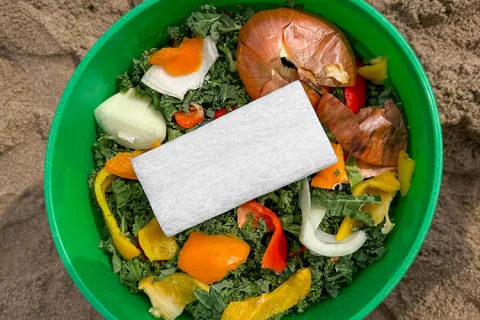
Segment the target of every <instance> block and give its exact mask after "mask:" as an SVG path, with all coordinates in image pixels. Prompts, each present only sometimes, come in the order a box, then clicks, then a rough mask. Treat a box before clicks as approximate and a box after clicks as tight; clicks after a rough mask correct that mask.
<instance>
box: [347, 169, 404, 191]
mask: <svg viewBox="0 0 480 320" xmlns="http://www.w3.org/2000/svg"><path fill="white" fill-rule="evenodd" d="M398 190H400V182H399V181H398V179H397V177H396V175H395V173H393V172H392V171H386V172H384V173H382V174H380V175H378V176H376V177H375V178H372V179H368V180H365V181H363V182H361V183H359V184H357V185H356V186H355V187H354V188H353V189H352V194H353V195H354V196H361V195H363V194H367V193H368V194H379V191H383V192H396V191H398Z"/></svg>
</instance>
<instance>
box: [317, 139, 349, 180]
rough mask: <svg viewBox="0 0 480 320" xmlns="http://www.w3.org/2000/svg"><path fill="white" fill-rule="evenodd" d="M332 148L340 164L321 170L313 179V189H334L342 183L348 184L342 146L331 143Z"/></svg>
mask: <svg viewBox="0 0 480 320" xmlns="http://www.w3.org/2000/svg"><path fill="white" fill-rule="evenodd" d="M331 144H332V148H333V150H334V151H335V154H336V155H337V158H338V162H337V163H336V164H334V165H333V166H330V167H328V168H326V169H323V170H321V171H320V172H318V173H317V174H316V176H315V177H314V178H313V179H312V187H316V188H321V189H334V188H335V187H336V186H337V185H339V184H341V183H347V182H348V177H347V171H346V170H345V160H344V157H343V148H342V146H341V145H340V144H336V143H333V142H331Z"/></svg>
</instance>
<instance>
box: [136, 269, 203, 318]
mask: <svg viewBox="0 0 480 320" xmlns="http://www.w3.org/2000/svg"><path fill="white" fill-rule="evenodd" d="M138 288H139V289H140V290H143V291H145V293H146V294H147V295H148V297H149V298H150V302H151V303H152V308H150V310H149V311H150V314H151V315H152V316H154V317H155V318H163V319H165V320H174V319H175V318H176V317H178V316H179V315H181V314H182V312H183V309H185V306H186V305H187V304H189V303H191V302H193V301H195V300H197V297H195V295H194V293H193V292H194V290H195V289H200V290H203V291H206V292H209V291H210V286H208V285H206V284H204V283H201V282H200V281H198V280H195V279H193V278H192V277H190V276H189V275H188V274H185V273H173V274H170V275H168V276H166V277H165V278H164V279H163V280H159V281H157V279H155V277H154V276H148V277H146V278H145V279H143V280H142V281H140V283H139V284H138Z"/></svg>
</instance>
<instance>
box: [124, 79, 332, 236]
mask: <svg viewBox="0 0 480 320" xmlns="http://www.w3.org/2000/svg"><path fill="white" fill-rule="evenodd" d="M336 162H337V157H336V155H335V153H334V151H333V149H332V147H331V144H330V142H329V140H328V138H327V136H326V134H325V132H324V130H323V128H322V126H321V124H320V122H319V120H318V118H317V115H316V114H315V111H314V110H313V108H312V106H311V104H310V101H309V100H308V98H307V95H306V94H305V91H304V89H303V87H302V85H301V83H300V82H299V81H296V82H293V83H291V84H289V85H287V86H285V87H283V88H280V89H278V90H276V91H274V92H272V93H270V94H268V95H266V96H264V97H262V98H259V99H257V100H255V101H253V102H251V103H249V104H248V105H245V106H243V107H241V108H239V109H237V110H235V111H233V112H230V113H228V114H226V115H224V116H223V117H221V118H219V119H217V120H214V121H212V122H211V123H209V124H207V125H205V126H203V127H201V128H198V129H196V130H195V131H193V132H190V133H188V134H186V135H184V136H181V137H179V138H177V139H175V140H173V141H171V142H168V143H166V144H164V145H162V146H161V147H159V148H156V149H153V150H151V151H149V152H146V153H144V154H142V155H139V156H137V157H135V158H134V159H133V160H132V164H133V168H134V170H135V172H136V174H137V176H138V179H139V181H140V183H141V184H142V187H143V189H144V191H145V194H146V195H147V198H148V200H149V202H150V205H151V206H152V209H153V211H154V214H155V216H156V217H157V220H158V222H159V223H160V225H161V227H162V229H163V231H164V232H165V234H166V235H168V236H172V235H175V234H177V233H179V232H182V231H184V230H186V229H188V228H190V227H193V226H195V225H198V224H200V223H202V222H204V221H206V220H209V219H211V218H213V217H216V216H218V215H220V214H222V213H224V212H226V211H228V210H231V209H233V208H235V207H237V206H239V205H241V204H242V203H245V202H247V201H249V200H251V199H254V198H256V197H259V196H261V195H264V194H266V193H269V192H271V191H274V190H276V189H278V188H281V187H283V186H285V185H287V184H290V183H292V182H295V181H297V180H300V179H303V178H305V177H307V176H309V175H311V174H313V173H316V172H318V171H320V170H322V169H324V168H327V167H329V166H331V165H333V164H335V163H336Z"/></svg>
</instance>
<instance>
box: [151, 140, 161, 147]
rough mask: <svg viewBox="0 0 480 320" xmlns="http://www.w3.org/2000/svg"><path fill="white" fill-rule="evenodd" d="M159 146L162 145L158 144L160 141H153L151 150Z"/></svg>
mask: <svg viewBox="0 0 480 320" xmlns="http://www.w3.org/2000/svg"><path fill="white" fill-rule="evenodd" d="M161 145H162V143H161V142H160V140H155V142H154V143H153V145H152V149H155V148H158V147H160V146H161Z"/></svg>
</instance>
